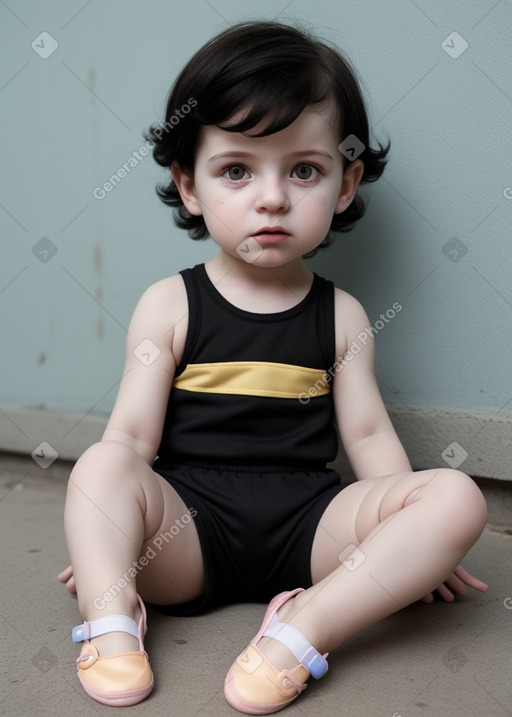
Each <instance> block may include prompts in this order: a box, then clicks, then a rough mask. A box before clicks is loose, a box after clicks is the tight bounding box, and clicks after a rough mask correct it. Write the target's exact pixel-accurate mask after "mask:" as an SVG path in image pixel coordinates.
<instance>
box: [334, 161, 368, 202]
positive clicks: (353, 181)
mask: <svg viewBox="0 0 512 717" xmlns="http://www.w3.org/2000/svg"><path fill="white" fill-rule="evenodd" d="M363 172H364V164H363V162H362V161H361V160H360V159H356V160H354V161H353V162H351V163H350V164H349V165H348V166H347V167H346V168H345V169H344V170H343V180H342V182H341V190H340V195H339V197H338V201H337V202H336V208H335V210H334V213H335V214H341V212H344V211H345V209H347V208H348V207H349V206H350V205H351V203H352V200H353V199H354V196H355V194H356V190H357V187H358V186H359V182H360V181H361V178H362V176H363Z"/></svg>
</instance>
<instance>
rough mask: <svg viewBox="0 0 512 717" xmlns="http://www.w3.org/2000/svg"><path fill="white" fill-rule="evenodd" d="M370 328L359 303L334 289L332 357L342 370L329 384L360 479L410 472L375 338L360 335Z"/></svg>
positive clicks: (352, 464) (351, 461)
mask: <svg viewBox="0 0 512 717" xmlns="http://www.w3.org/2000/svg"><path fill="white" fill-rule="evenodd" d="M369 326H370V322H369V321H368V317H367V315H366V313H365V311H364V309H363V308H362V306H361V305H360V304H359V302H358V301H356V299H354V298H353V297H351V296H349V295H348V294H346V293H345V292H343V291H340V290H336V353H337V358H338V361H339V362H340V364H341V368H339V370H338V371H337V373H336V374H335V377H334V380H333V395H334V403H335V409H336V416H337V421H338V428H339V431H340V436H341V440H342V443H343V446H344V448H345V451H346V453H347V457H348V459H349V461H350V464H351V466H352V469H353V471H354V473H355V475H356V477H357V478H358V479H359V480H362V479H364V478H371V477H378V476H384V475H390V474H392V473H399V472H402V471H410V470H412V468H411V464H410V463H409V459H408V458H407V455H406V453H405V450H404V448H403V446H402V444H401V442H400V439H399V438H398V436H397V434H396V432H395V429H394V427H393V424H392V423H391V419H390V418H389V416H388V413H387V411H386V407H385V406H384V402H383V400H382V397H381V395H380V391H379V388H378V385H377V380H376V377H375V345H374V340H373V338H372V337H371V336H370V334H369V333H368V332H365V331H364V330H365V329H366V328H368V327H369ZM358 334H364V339H363V340H361V338H358ZM365 341H366V344H365V343H364V342H365ZM350 347H352V349H353V350H352V351H351V350H350ZM358 349H359V350H358Z"/></svg>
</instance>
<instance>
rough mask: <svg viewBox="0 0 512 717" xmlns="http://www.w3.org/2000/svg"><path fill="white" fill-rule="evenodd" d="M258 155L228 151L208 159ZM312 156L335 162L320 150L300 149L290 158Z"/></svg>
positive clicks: (327, 153)
mask: <svg viewBox="0 0 512 717" xmlns="http://www.w3.org/2000/svg"><path fill="white" fill-rule="evenodd" d="M255 155H258V152H244V151H243V150H236V149H235V150H228V151H226V152H219V153H218V154H214V155H213V156H211V157H209V158H208V161H209V162H213V161H215V160H216V159H222V158H225V157H232V158H233V159H236V158H237V157H240V158H243V157H252V156H255ZM305 155H307V156H311V155H319V156H321V157H327V159H331V160H334V157H333V156H332V155H331V154H329V152H324V151H323V150H320V149H299V150H297V151H296V152H290V154H289V155H288V156H290V157H303V156H305Z"/></svg>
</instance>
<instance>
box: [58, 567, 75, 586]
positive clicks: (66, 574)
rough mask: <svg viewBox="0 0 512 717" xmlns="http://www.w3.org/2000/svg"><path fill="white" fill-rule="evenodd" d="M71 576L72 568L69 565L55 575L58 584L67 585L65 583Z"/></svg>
mask: <svg viewBox="0 0 512 717" xmlns="http://www.w3.org/2000/svg"><path fill="white" fill-rule="evenodd" d="M72 575H73V568H72V567H71V565H68V567H67V568H66V569H65V570H63V571H62V572H61V573H59V574H58V575H57V580H58V581H59V582H60V583H67V581H68V580H69V579H70V578H71V577H72Z"/></svg>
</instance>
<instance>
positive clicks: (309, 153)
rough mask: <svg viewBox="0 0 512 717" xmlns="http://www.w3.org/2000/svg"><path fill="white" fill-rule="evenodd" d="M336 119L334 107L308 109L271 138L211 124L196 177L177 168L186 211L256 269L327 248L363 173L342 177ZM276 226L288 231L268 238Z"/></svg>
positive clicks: (351, 171)
mask: <svg viewBox="0 0 512 717" xmlns="http://www.w3.org/2000/svg"><path fill="white" fill-rule="evenodd" d="M330 117H331V113H330V111H329V108H328V107H327V108H326V109H324V110H323V111H319V110H318V108H312V107H308V108H306V109H305V110H304V112H302V114H301V115H299V117H298V118H297V119H296V120H295V122H293V124H291V125H290V126H288V127H287V128H286V129H284V130H282V131H280V132H277V133H275V134H272V135H269V136H267V137H247V136H245V135H243V134H241V133H232V132H226V131H223V130H220V129H218V128H217V127H215V126H211V125H209V126H206V127H203V128H202V129H201V132H200V136H199V139H198V144H197V147H196V158H195V166H194V177H193V178H187V177H186V175H184V174H183V173H181V172H180V171H179V170H178V169H177V168H174V167H173V177H174V180H175V182H176V184H177V186H178V188H179V190H180V193H181V196H182V198H183V201H184V204H185V206H186V208H187V209H188V211H189V212H190V213H191V214H194V215H199V214H202V215H203V217H204V221H205V223H206V226H207V228H208V231H209V233H210V235H211V236H212V238H213V239H214V241H215V242H216V243H217V244H218V245H219V247H220V248H221V250H222V251H224V252H226V253H227V254H229V255H230V256H232V257H233V258H235V259H237V260H240V261H243V260H244V259H243V258H242V257H243V256H244V252H241V253H238V251H237V248H238V249H239V250H240V245H242V247H244V246H247V247H250V251H248V252H247V257H250V259H248V260H250V261H251V263H253V264H254V265H256V266H266V267H275V266H281V265H283V264H287V263H289V262H290V261H293V260H295V259H297V258H300V257H301V256H302V255H303V254H305V253H307V252H308V251H311V250H312V249H314V248H315V247H316V246H318V244H320V243H321V242H322V241H323V239H324V238H325V237H326V235H327V233H328V231H329V227H330V224H331V221H332V217H333V214H334V213H339V212H342V211H344V210H345V209H346V208H347V207H348V206H349V204H350V203H351V202H352V199H353V197H354V194H355V191H356V189H357V185H358V183H359V180H360V179H361V175H362V172H363V164H362V162H361V161H360V160H356V161H355V162H352V164H349V165H348V167H347V168H346V169H345V171H343V156H342V154H341V152H340V150H339V149H338V143H339V141H340V140H339V139H338V138H337V137H336V136H334V133H333V131H332V128H331V124H330ZM237 119H238V118H237ZM257 129H258V128H255V130H253V131H257ZM276 226H278V227H280V229H281V230H283V231H282V232H281V233H275V234H273V233H266V232H264V231H263V232H262V230H264V229H266V228H269V227H270V228H273V227H276ZM250 237H252V239H249V238H250ZM254 241H256V242H257V245H256V244H254ZM249 242H251V244H249ZM258 245H259V247H261V252H260V250H259V249H258ZM255 248H256V250H257V251H256V254H257V256H256V258H255V259H254V256H255Z"/></svg>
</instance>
